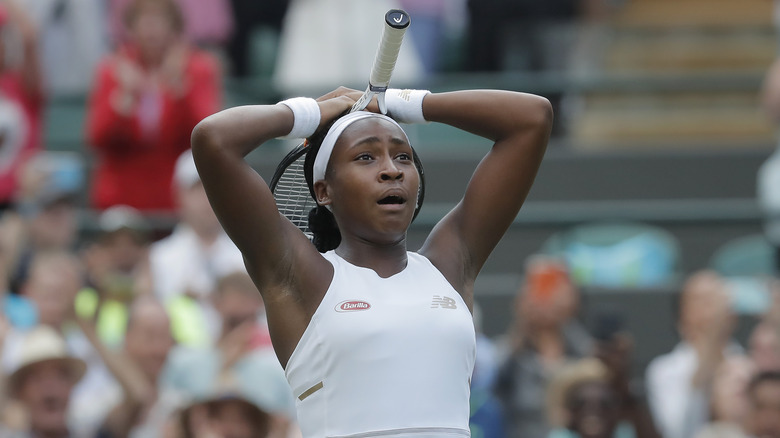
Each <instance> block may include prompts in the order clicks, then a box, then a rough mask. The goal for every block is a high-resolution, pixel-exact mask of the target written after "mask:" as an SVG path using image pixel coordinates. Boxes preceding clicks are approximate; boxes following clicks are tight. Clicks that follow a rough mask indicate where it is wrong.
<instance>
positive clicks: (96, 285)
mask: <svg viewBox="0 0 780 438" xmlns="http://www.w3.org/2000/svg"><path fill="white" fill-rule="evenodd" d="M98 224H99V226H100V232H99V233H98V236H97V239H96V241H95V242H93V243H91V244H90V245H89V246H88V247H87V248H86V249H85V250H84V254H83V259H84V261H85V265H86V271H87V288H85V289H84V290H82V291H81V292H80V293H79V295H78V297H77V299H76V309H77V312H78V313H79V316H81V317H82V318H88V319H92V320H94V322H95V324H96V328H97V331H98V334H99V335H100V339H101V340H102V341H103V342H105V343H106V344H107V345H109V346H111V347H118V346H119V345H120V344H121V343H122V340H123V339H124V334H125V328H126V326H127V305H128V304H129V303H130V302H132V300H133V299H134V298H135V297H136V296H138V295H141V294H145V293H149V292H150V289H151V284H150V282H151V280H150V278H149V272H148V271H149V269H148V250H149V245H150V238H149V234H148V233H149V230H148V225H147V224H146V219H145V218H144V217H143V216H142V215H141V214H140V213H139V212H138V211H137V210H135V209H134V208H132V207H128V206H114V207H111V208H109V209H107V210H105V211H104V212H103V213H102V214H101V215H100V217H99V220H98Z"/></svg>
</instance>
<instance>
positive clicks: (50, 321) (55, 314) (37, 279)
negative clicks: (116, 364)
mask: <svg viewBox="0 0 780 438" xmlns="http://www.w3.org/2000/svg"><path fill="white" fill-rule="evenodd" d="M82 285H83V282H82V271H81V265H80V263H79V260H78V258H76V257H75V256H74V255H72V254H70V253H67V252H63V251H45V252H40V253H38V254H36V255H35V257H34V258H33V259H32V262H31V263H30V274H29V276H28V277H27V280H26V281H25V282H24V283H23V285H22V287H21V295H22V296H23V297H25V298H27V299H29V300H30V301H31V302H32V303H33V305H34V306H35V309H36V311H37V315H38V321H39V323H40V324H43V325H46V326H48V327H50V328H52V329H54V330H55V331H56V332H57V333H58V334H59V335H60V336H62V337H63V339H64V340H65V342H66V345H67V346H68V351H70V352H71V354H74V355H75V356H77V357H79V358H80V359H82V360H84V361H86V362H87V363H89V364H92V363H93V360H95V359H96V357H95V356H93V352H92V351H91V349H90V348H89V344H88V343H87V342H86V339H85V338H84V337H83V335H82V333H81V331H80V330H79V329H78V327H76V326H75V325H74V324H73V316H74V314H73V300H74V299H75V297H76V293H78V291H79V290H80V289H81V287H82ZM25 339H26V334H25V333H24V332H23V331H18V330H12V331H11V333H10V334H9V336H8V338H7V339H6V343H5V344H6V345H5V348H4V351H3V363H4V367H5V368H6V369H12V368H15V367H16V366H17V364H18V363H19V361H20V360H21V354H22V353H23V352H24V342H25Z"/></svg>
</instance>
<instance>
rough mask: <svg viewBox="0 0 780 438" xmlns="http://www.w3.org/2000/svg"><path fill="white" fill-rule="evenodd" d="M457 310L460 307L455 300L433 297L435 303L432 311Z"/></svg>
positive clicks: (432, 304)
mask: <svg viewBox="0 0 780 438" xmlns="http://www.w3.org/2000/svg"><path fill="white" fill-rule="evenodd" d="M436 308H440V309H457V308H458V306H456V305H455V300H453V299H452V298H450V297H440V296H438V295H434V296H433V301H432V302H431V309H436Z"/></svg>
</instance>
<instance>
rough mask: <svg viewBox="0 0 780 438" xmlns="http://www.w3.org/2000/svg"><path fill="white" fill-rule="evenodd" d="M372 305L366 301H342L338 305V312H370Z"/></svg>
mask: <svg viewBox="0 0 780 438" xmlns="http://www.w3.org/2000/svg"><path fill="white" fill-rule="evenodd" d="M370 308H371V304H368V303H367V302H365V301H342V302H340V303H338V304H337V305H336V312H353V311H357V310H368V309H370Z"/></svg>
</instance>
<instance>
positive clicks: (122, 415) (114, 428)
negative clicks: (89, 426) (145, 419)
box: [98, 398, 141, 438]
mask: <svg viewBox="0 0 780 438" xmlns="http://www.w3.org/2000/svg"><path fill="white" fill-rule="evenodd" d="M140 413H141V405H140V404H138V403H136V402H135V401H133V400H130V399H129V398H125V399H124V400H122V402H121V403H120V404H119V405H118V406H117V407H115V408H114V409H113V410H112V411H111V412H110V413H109V414H108V416H107V417H106V419H105V420H104V421H103V424H102V425H100V431H99V433H98V436H100V437H110V438H126V437H128V436H129V435H130V431H132V430H133V426H134V425H135V423H136V422H137V420H138V418H139V415H140Z"/></svg>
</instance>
